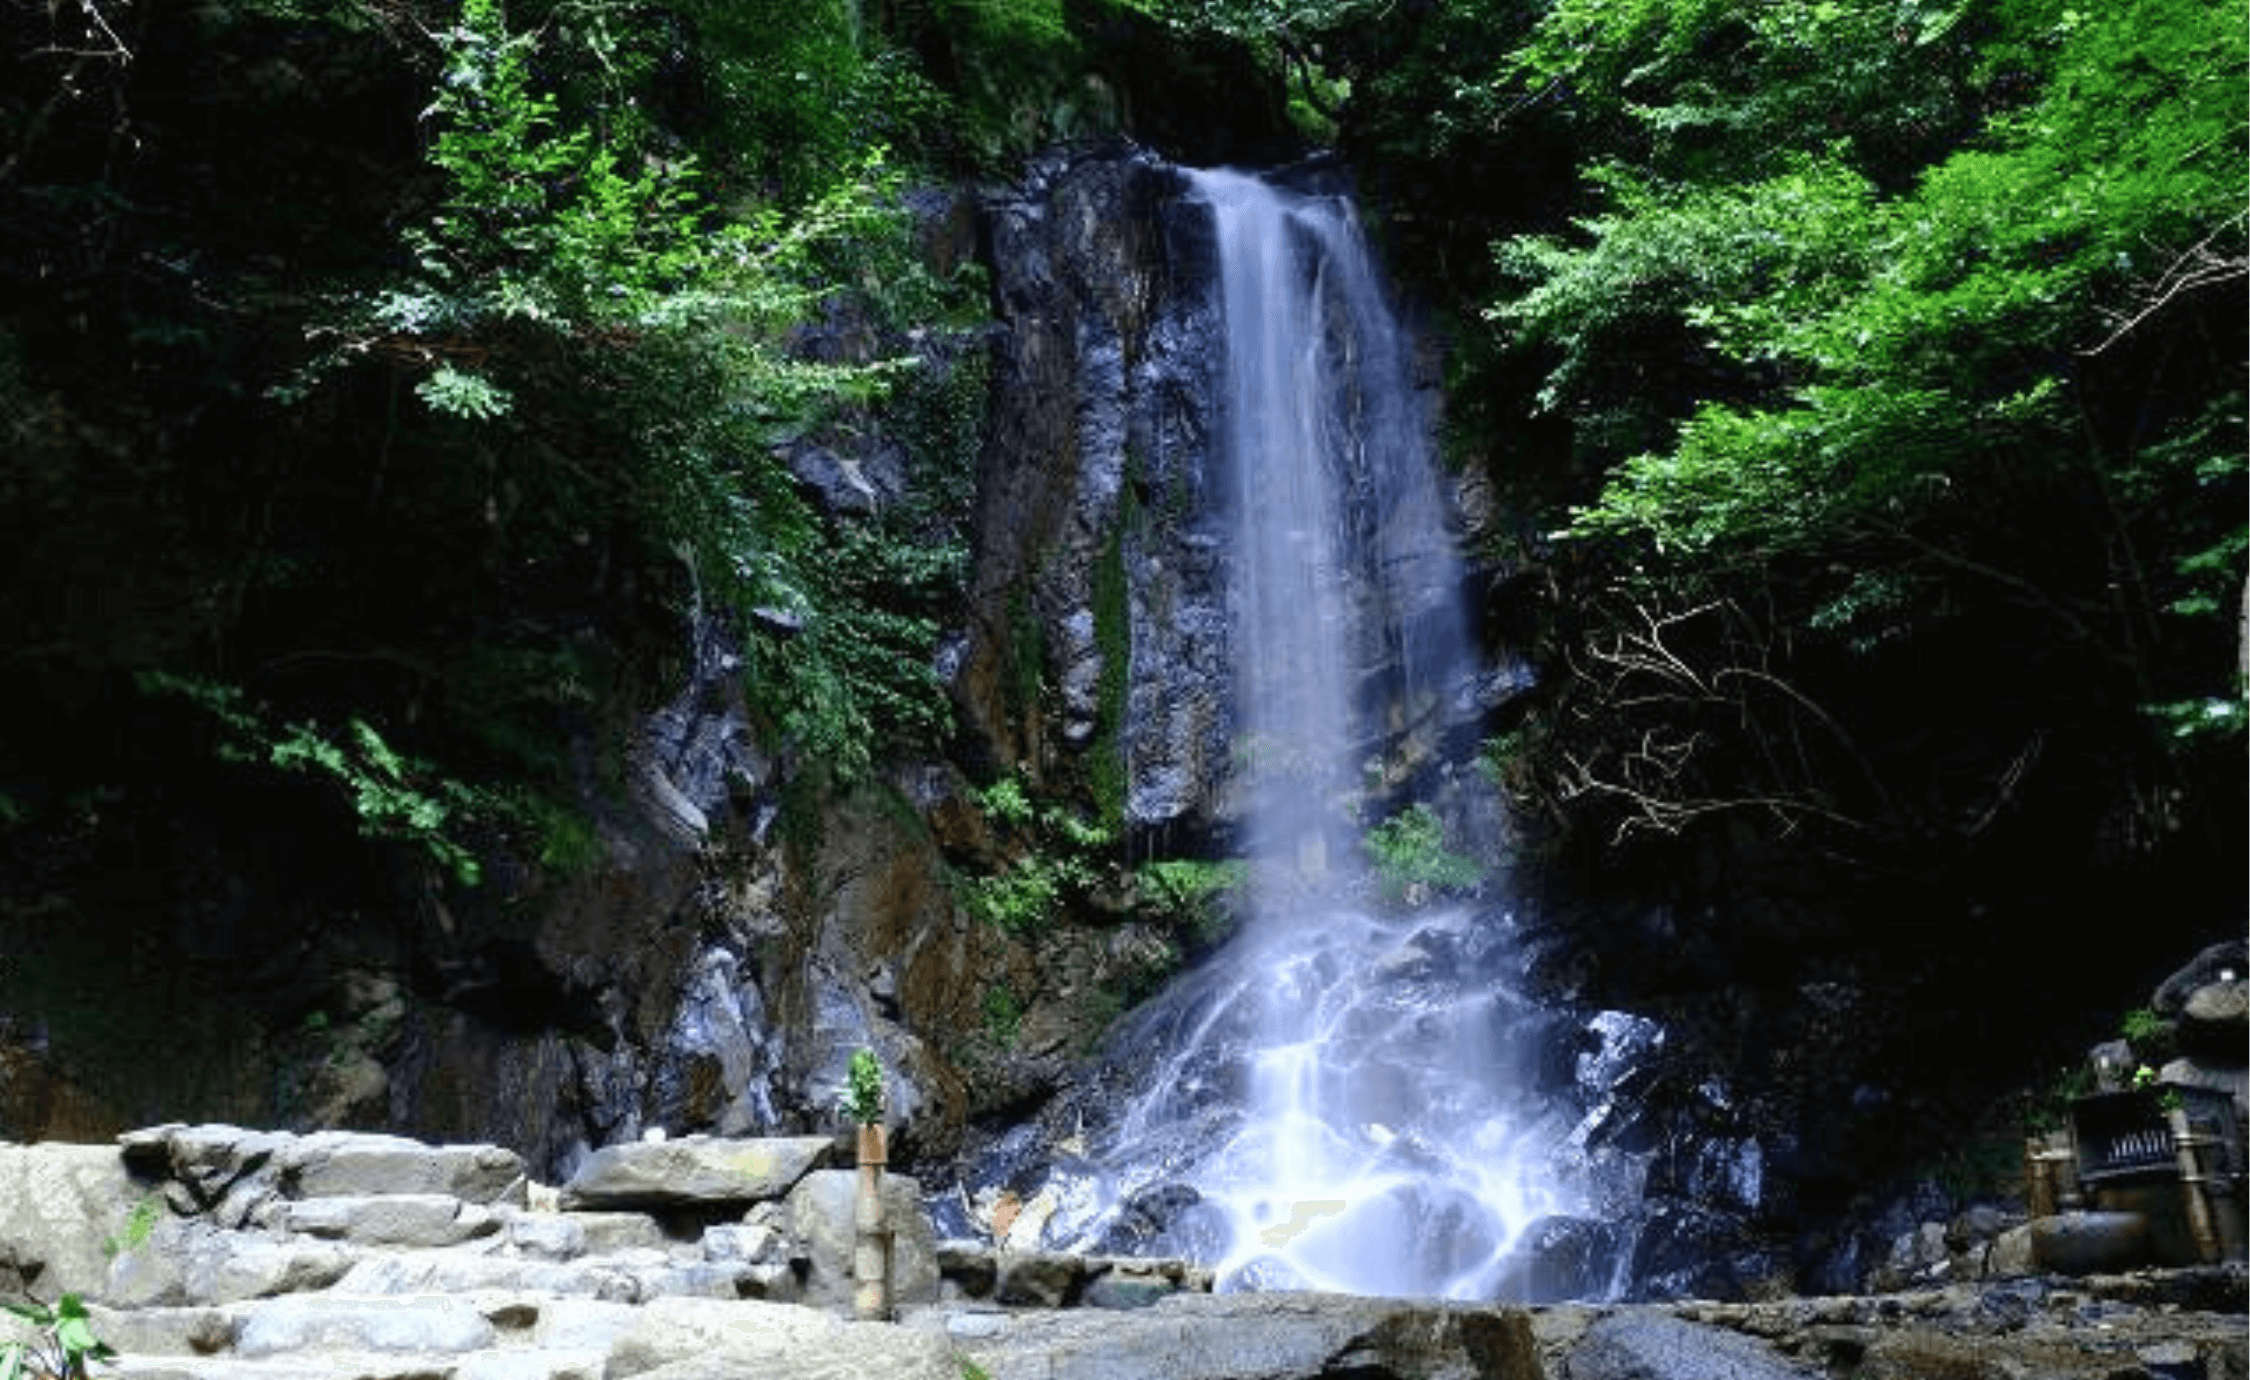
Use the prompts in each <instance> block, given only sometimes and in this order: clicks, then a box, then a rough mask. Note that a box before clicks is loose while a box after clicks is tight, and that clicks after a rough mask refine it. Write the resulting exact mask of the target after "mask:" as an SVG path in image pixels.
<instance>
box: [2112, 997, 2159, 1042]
mask: <svg viewBox="0 0 2250 1380" xmlns="http://www.w3.org/2000/svg"><path fill="white" fill-rule="evenodd" d="M2171 1028H2172V1027H2171V1023H2170V1022H2169V1021H2166V1020H2165V1019H2164V1018H2163V1017H2162V1016H2159V1015H2157V1014H2156V1013H2155V1012H2154V1011H2152V1010H2150V1009H2149V1008H2148V1007H2145V1006H2142V1007H2136V1008H2134V1009H2133V1010H2131V1011H2128V1012H2126V1013H2125V1015H2124V1017H2123V1018H2122V1019H2121V1020H2119V1021H2118V1023H2117V1033H2118V1034H2120V1035H2123V1036H2124V1037H2125V1038H2126V1040H2127V1041H2129V1042H2131V1043H2134V1044H2140V1043H2142V1042H2145V1041H2148V1040H2154V1039H2157V1038H2158V1037H2160V1036H2163V1035H2166V1034H2169V1033H2170V1032H2171Z"/></svg>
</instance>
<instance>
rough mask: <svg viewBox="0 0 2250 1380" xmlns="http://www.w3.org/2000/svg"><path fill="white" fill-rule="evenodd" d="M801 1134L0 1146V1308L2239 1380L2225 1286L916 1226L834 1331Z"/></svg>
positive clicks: (1443, 1360) (2169, 1276) (657, 1345)
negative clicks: (1722, 1274) (1740, 1274)
mask: <svg viewBox="0 0 2250 1380" xmlns="http://www.w3.org/2000/svg"><path fill="white" fill-rule="evenodd" d="M834 1153H835V1150H834V1144H833V1143H832V1142H829V1141H826V1140H821V1139H818V1138H798V1139H791V1140H781V1141H756V1140H749V1141H742V1140H717V1139H705V1138H696V1139H692V1140H688V1141H671V1142H658V1143H642V1144H634V1145H629V1146H619V1147H614V1148H613V1150H612V1151H610V1152H608V1153H606V1154H605V1155H603V1156H600V1157H597V1158H596V1159H595V1160H593V1161H590V1162H589V1163H588V1165H587V1166H586V1168H585V1169H584V1170H583V1171H582V1172H581V1174H580V1175H579V1176H578V1177H577V1178H575V1179H574V1180H573V1181H572V1182H571V1183H569V1184H567V1185H563V1186H561V1187H560V1188H559V1189H558V1188H554V1187H548V1186H544V1185H540V1184H538V1183H536V1182H534V1181H532V1180H531V1179H529V1178H528V1177H527V1176H526V1175H525V1173H524V1165H523V1162H522V1160H521V1159H520V1158H519V1157H518V1156H516V1155H515V1154H514V1153H513V1152H510V1151H506V1150H502V1149H500V1148H498V1147H494V1146H489V1145H481V1146H479V1145H425V1144H421V1143H418V1142H414V1141H410V1140H406V1139H404V1138H401V1137H395V1136H382V1135H367V1134H356V1133H342V1132H320V1133H315V1134H312V1135H306V1136H291V1135H283V1134H277V1133H272V1132H263V1131H251V1130H244V1129H241V1128H236V1127H228V1126H162V1127H154V1128H150V1129H148V1130H145V1131H138V1132H133V1133H130V1134H128V1135H126V1136H124V1137H121V1138H120V1143H119V1144H116V1145H108V1146H102V1145H44V1146H19V1145H0V1203H4V1204H5V1207H4V1208H0V1283H5V1284H8V1285H12V1286H14V1287H15V1288H16V1289H17V1290H18V1291H21V1292H25V1293H29V1294H32V1295H35V1296H37V1297H41V1298H50V1299H51V1298H54V1297H56V1296H58V1295H60V1294H63V1293H66V1292H68V1293H76V1294H79V1295H80V1296H82V1297H83V1298H84V1299H85V1300H86V1301H87V1303H88V1305H89V1312H90V1314H91V1316H92V1320H93V1326H94V1330H95V1333H96V1335H97V1336H98V1337H100V1338H101V1339H102V1340H103V1341H105V1342H107V1343H108V1344H109V1345H110V1346H112V1347H113V1348H115V1349H116V1350H117V1352H118V1353H119V1358H118V1360H117V1362H116V1363H115V1364H114V1365H111V1366H105V1367H103V1368H102V1369H101V1370H100V1372H99V1373H101V1374H105V1375H112V1376H116V1377H118V1380H263V1378H265V1377H271V1378H272V1380H281V1378H282V1377H290V1380H622V1377H628V1376H649V1377H655V1380H750V1377H756V1378H757V1380H877V1377H880V1380H961V1378H962V1377H964V1376H974V1375H979V1374H982V1375H985V1376H989V1377H991V1380H1314V1378H1315V1377H1336V1380H1344V1378H1345V1377H1349V1378H1350V1380H1810V1378H1812V1377H1826V1376H1839V1377H1840V1376H1853V1377H1857V1378H1858V1380H2018V1378H2019V1377H2028V1376H2036V1377H2041V1380H2241V1378H2242V1377H2243V1376H2245V1375H2246V1374H2250V1361H2246V1359H2245V1340H2244V1308H2245V1287H2246V1278H2245V1274H2244V1272H2243V1270H2242V1268H2241V1267H2240V1266H2239V1265H2233V1266H2223V1267H2206V1268H2200V1269H2190V1270H2175V1271H2163V1272H2142V1273H2137V1274H2127V1275H2117V1276H2092V1277H2086V1278H2078V1279H2062V1278H2059V1277H2027V1278H2022V1279H2017V1280H2013V1281H2008V1282H2004V1283H1996V1284H1991V1285H1986V1286H1974V1285H1956V1286H1952V1287H1949V1288H1944V1289H1927V1290H1917V1291H1907V1292H1902V1293H1898V1294H1892V1295H1886V1296H1882V1297H1875V1298H1856V1297H1837V1298H1826V1299H1797V1300H1782V1301H1777V1302H1773V1303H1764V1304H1718V1303H1695V1302H1682V1303H1676V1304H1670V1305H1640V1306H1590V1305H1563V1306H1556V1307H1551V1308H1530V1309H1525V1308H1515V1307H1493V1306H1476V1305H1463V1304H1441V1303H1436V1302H1429V1301H1414V1300H1404V1299H1383V1298H1371V1297H1360V1296H1343V1295H1325V1294H1307V1293H1291V1292H1275V1293H1263V1294H1230V1295H1212V1294H1210V1293H1208V1292H1206V1291H1207V1290H1208V1288H1209V1284H1210V1277H1209V1276H1208V1274H1205V1273H1201V1272H1198V1271H1196V1270H1194V1269H1192V1268H1187V1267H1183V1266H1181V1265H1180V1264H1179V1263H1178V1262H1172V1263H1170V1264H1165V1263H1161V1262H1153V1261H1146V1260H1121V1259H1110V1258H1098V1257H1095V1258H1089V1257H1057V1256H1051V1255H1040V1254H1038V1253H1022V1252H1013V1251H1008V1250H999V1251H995V1250H992V1249H991V1248H989V1247H981V1246H976V1245H974V1244H971V1243H960V1242H956V1243H943V1242H939V1241H937V1240H936V1239H935V1238H934V1236H933V1235H932V1234H931V1231H930V1224H929V1222H928V1221H927V1219H926V1218H925V1217H924V1216H923V1214H922V1212H921V1210H920V1207H919V1199H918V1195H917V1194H916V1193H915V1192H913V1190H912V1185H911V1182H910V1181H907V1182H904V1183H902V1184H901V1186H902V1187H903V1188H904V1189H905V1190H906V1191H904V1192H902V1193H899V1194H897V1195H894V1197H893V1198H892V1200H891V1202H890V1204H889V1206H888V1209H887V1214H888V1215H887V1224H888V1225H889V1226H890V1228H891V1229H892V1230H893V1231H894V1233H895V1243H896V1245H895V1252H894V1267H893V1280H894V1286H895V1290H896V1295H897V1300H898V1305H899V1311H898V1320H897V1321H896V1322H890V1323H886V1322H850V1321H845V1320H843V1319H844V1318H845V1317H846V1316H848V1314H849V1312H850V1298H849V1292H850V1284H851V1281H850V1278H849V1275H850V1259H849V1257H850V1242H849V1234H850V1232H851V1230H852V1207H851V1195H852V1192H853V1181H854V1177H855V1176H854V1175H852V1174H850V1173H846V1172H843V1171H841V1170H837V1169H830V1168H826V1167H824V1166H825V1165H827V1164H828V1163H829V1162H830V1160H831V1158H832V1156H833V1155H834Z"/></svg>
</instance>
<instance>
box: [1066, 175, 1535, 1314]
mask: <svg viewBox="0 0 2250 1380" xmlns="http://www.w3.org/2000/svg"><path fill="white" fill-rule="evenodd" d="M1190 176H1191V185H1192V189H1193V194H1194V195H1195V196H1196V197H1197V198H1198V199H1200V200H1203V201H1205V202H1207V203H1208V204H1209V205H1210V206H1211V208H1212V214H1213V217H1214V220H1215V228H1216V232H1217V245H1218V253H1219V260H1220V279H1221V284H1220V286H1221V291H1222V297H1223V302H1224V330H1225V341H1226V364H1225V368H1224V370H1223V377H1222V379H1221V383H1220V386H1221V387H1222V388H1223V390H1224V392H1223V396H1222V397H1221V398H1220V399H1219V411H1220V414H1221V415H1222V416H1223V418H1224V430H1223V440H1222V443H1221V445H1220V447H1219V451H1220V455H1219V463H1220V464H1221V465H1222V466H1224V467H1226V473H1227V475H1228V477H1229V487H1228V489H1227V490H1226V492H1228V493H1229V494H1230V495H1231V499H1230V501H1231V504H1232V506H1233V519H1234V522H1235V538H1234V543H1233V557H1232V561H1233V565H1232V568H1233V571H1234V574H1233V577H1232V586H1231V588H1232V595H1231V597H1232V599H1233V601H1234V602H1233V606H1232V609H1231V622H1232V625H1233V627H1234V628H1235V629H1236V638H1237V642H1236V646H1235V649H1234V657H1235V664H1236V666H1237V667H1238V681H1237V684H1236V687H1235V690H1236V695H1237V705H1238V715H1239V719H1240V721H1241V723H1242V725H1243V728H1244V730H1245V731H1244V733H1243V737H1242V752H1241V760H1240V761H1239V762H1238V777H1239V779H1240V783H1241V788H1242V789H1243V790H1244V791H1245V792H1247V794H1246V796H1245V803H1246V806H1247V808H1246V809H1245V811H1244V817H1245V819H1246V828H1247V835H1248V840H1249V848H1248V852H1249V855H1250V858H1249V860H1250V863H1251V878H1252V881H1251V889H1252V894H1251V901H1250V907H1249V909H1250V917H1249V919H1248V921H1247V923H1246V927H1245V931H1244V933H1243V934H1242V935H1241V937H1240V938H1239V939H1237V940H1236V941H1235V943H1234V944H1233V945H1232V946H1230V948H1229V949H1228V950H1226V951H1225V952H1223V953H1222V954H1220V955H1219V956H1218V957H1217V958H1215V959H1214V960H1213V961H1212V962H1211V963H1209V964H1207V965H1206V966H1205V968H1204V969H1203V970H1201V971H1200V972H1198V973H1196V974H1192V975H1190V976H1189V977H1188V978H1186V979H1184V980H1183V981H1182V982H1181V983H1179V984H1176V985H1175V988H1174V989H1173V990H1172V991H1170V992H1168V993H1167V994H1166V995H1165V996H1164V997H1162V998H1160V999H1159V1003H1160V1007H1159V1009H1158V1010H1157V1011H1156V1012H1154V1013H1152V1014H1151V1016H1150V1018H1149V1019H1150V1021H1151V1026H1150V1028H1149V1029H1148V1030H1146V1031H1144V1038H1150V1037H1153V1038H1152V1039H1151V1043H1153V1044H1154V1045H1155V1047H1157V1048H1159V1049H1161V1050H1163V1054H1162V1055H1161V1057H1160V1058H1159V1059H1158V1060H1156V1061H1155V1063H1154V1065H1153V1067H1152V1068H1151V1070H1150V1072H1149V1075H1148V1076H1147V1077H1146V1078H1145V1079H1143V1080H1142V1082H1141V1087H1142V1093H1141V1095H1140V1097H1139V1098H1138V1099H1137V1100H1136V1102H1135V1104H1134V1105H1133V1106H1132V1107H1131V1108H1130V1109H1129V1110H1128V1111H1127V1112H1126V1113H1125V1114H1124V1115H1123V1116H1122V1117H1121V1118H1120V1119H1119V1122H1118V1123H1117V1126H1116V1128H1115V1131H1114V1134H1113V1135H1111V1136H1110V1137H1109V1138H1108V1142H1109V1143H1108V1145H1107V1146H1106V1147H1105V1150H1104V1151H1103V1152H1102V1153H1101V1155H1100V1157H1101V1158H1102V1159H1103V1160H1104V1161H1105V1163H1107V1164H1108V1165H1109V1166H1111V1170H1112V1179H1113V1181H1112V1191H1113V1192H1114V1193H1115V1194H1116V1195H1117V1197H1118V1198H1119V1199H1122V1198H1124V1197H1125V1196H1127V1195H1130V1194H1133V1193H1135V1192H1138V1191H1142V1190H1146V1189H1149V1188H1151V1187H1152V1186H1157V1185H1163V1184H1185V1185H1187V1186H1188V1187H1191V1188H1192V1189H1193V1190H1194V1192H1195V1195H1196V1196H1197V1197H1199V1199H1200V1202H1199V1203H1198V1205H1197V1206H1196V1208H1195V1212H1196V1213H1197V1214H1200V1218H1199V1222H1198V1224H1197V1225H1195V1226H1194V1227H1193V1228H1192V1229H1191V1230H1190V1231H1188V1233H1187V1234H1188V1235H1189V1236H1191V1237H1192V1238H1193V1239H1194V1244H1195V1245H1196V1246H1197V1247H1198V1248H1200V1250H1201V1252H1202V1254H1204V1255H1205V1256H1206V1257H1207V1258H1208V1259H1209V1260H1210V1262H1211V1263H1212V1264H1214V1265H1215V1266H1216V1267H1217V1269H1218V1272H1219V1276H1220V1284H1221V1287H1222V1288H1228V1287H1234V1288H1243V1287H1248V1288H1258V1287H1301V1288H1317V1289H1332V1290H1342V1291H1347V1292H1355V1293H1379V1294H1395V1295H1436V1296H1446V1297H1455V1298H1492V1297H1496V1296H1499V1295H1501V1294H1504V1293H1505V1292H1507V1290H1508V1287H1509V1276H1508V1270H1509V1266H1510V1257H1509V1251H1510V1248H1511V1246H1512V1245H1513V1244H1514V1243H1515V1242H1516V1240H1517V1238H1518V1237H1519V1236H1520V1234H1521V1233H1522V1231H1523V1229H1524V1228H1525V1227H1526V1226H1528V1225H1530V1224H1531V1223H1532V1222H1533V1221H1534V1220H1536V1219H1537V1218H1539V1217H1541V1216H1543V1215H1545V1214H1548V1213H1553V1212H1558V1211H1567V1210H1568V1209H1569V1207H1570V1204H1568V1203H1567V1202H1566V1201H1565V1197H1566V1195H1565V1194H1564V1192H1563V1191H1562V1190H1561V1189H1560V1188H1558V1187H1557V1185H1556V1184H1555V1182H1554V1179H1555V1177H1556V1176H1555V1174H1554V1173H1553V1172H1552V1171H1551V1169H1550V1164H1551V1162H1552V1159H1553V1155H1552V1151H1553V1150H1554V1149H1555V1147H1556V1146H1557V1145H1558V1143H1559V1142H1560V1140H1561V1139H1562V1137H1563V1136H1564V1135H1565V1134H1567V1132H1568V1129H1569V1124H1570V1123H1569V1121H1568V1120H1567V1119H1565V1120H1564V1121H1562V1122H1561V1123H1560V1124H1556V1123H1554V1122H1553V1121H1552V1120H1551V1119H1549V1118H1546V1117H1543V1116H1541V1115H1540V1114H1539V1113H1537V1112H1536V1111H1533V1110H1530V1109H1528V1108H1526V1107H1523V1106H1520V1105H1518V1102H1519V1100H1518V1099H1517V1098H1515V1097H1514V1096H1513V1095H1512V1089H1513V1087H1514V1086H1515V1084H1516V1082H1517V1070H1516V1069H1515V1067H1514V1066H1513V1064H1512V1062H1511V1057H1512V1056H1511V1049H1512V1040H1511V1030H1512V1029H1514V1028H1517V1027H1520V1026H1521V1025H1522V1024H1523V1023H1524V1022H1525V1021H1526V1020H1528V1019H1531V1018H1534V1017H1535V1016H1536V1013H1535V1012H1533V1011H1532V1010H1531V1009H1530V1008H1529V1006H1528V1005H1527V1004H1525V1003H1524V1002H1522V1001H1520V1000H1519V999H1518V998H1517V997H1516V995H1515V993H1514V991H1513V989H1512V980H1513V976H1514V974H1513V969H1512V964H1511V962H1510V958H1509V950H1508V944H1507V939H1508V936H1507V934H1506V929H1507V923H1506V918H1505V912H1504V910H1503V909H1502V908H1500V907H1498V906H1491V905H1486V906H1483V907H1478V908H1469V907H1460V908H1452V909H1428V908H1425V909H1419V910H1412V911H1408V912H1405V913H1398V914H1388V913H1378V912H1376V911H1372V910H1370V909H1367V908H1364V907H1357V906H1354V905H1353V904H1351V902H1350V900H1349V894H1350V892H1351V890H1352V887H1351V884H1352V883H1353V882H1354V881H1355V880H1356V879H1357V875H1358V873H1359V872H1360V868H1361V863H1360V862H1359V860H1358V856H1357V841H1358V839H1359V837H1360V836H1361V833H1362V832H1363V830H1364V827H1365V822H1363V821H1359V820H1356V819H1355V818H1354V811H1355V809H1356V808H1357V807H1358V805H1359V803H1360V801H1361V799H1362V796H1363V787H1364V784H1365V780H1366V778H1367V777H1368V776H1369V775H1371V774H1380V772H1381V771H1383V770H1385V769H1396V768H1399V767H1401V766H1404V767H1405V768H1407V769H1408V770H1413V769H1422V768H1427V767H1428V764H1429V763H1430V761H1432V760H1433V754H1434V753H1435V752H1436V750H1437V742H1436V737H1437V732H1438V729H1439V728H1440V727H1441V726H1442V724H1443V722H1444V720H1445V710H1446V708H1447V707H1448V702H1449V700H1450V699H1451V698H1452V697H1454V696H1456V695H1457V694H1458V693H1459V692H1460V687H1461V685H1462V684H1463V683H1465V680H1466V678H1467V677H1469V676H1470V675H1472V674H1473V673H1474V663H1473V656H1472V653H1471V651H1470V648H1469V646H1468V640H1467V638H1466V635H1465V631H1464V628H1465V618H1464V615H1463V613H1462V611H1461V609H1460V608H1459V604H1458V589H1459V585H1460V572H1459V568H1458V560H1457V557H1456V555H1455V553H1454V551H1453V547H1452V543H1451V539H1450V536H1449V534H1448V532H1447V530H1446V528H1445V524H1444V506H1443V504H1442V502H1441V500H1440V498H1439V496H1438V491H1437V475H1436V465H1435V457H1434V456H1432V455H1431V454H1430V453H1429V446H1428V444H1427V430H1428V428H1427V427H1426V425H1425V423H1424V418H1423V417H1422V415H1421V413H1420V408H1419V405H1418V403H1417V401H1416V399H1415V395H1414V391H1413V388H1412V378H1411V372H1410V361H1409V359H1408V358H1407V353H1406V346H1405V343H1404V341H1403V339H1402V336H1401V333H1400V332H1399V330H1398V328H1397V326H1396V324H1395V322H1394V318H1393V316H1392V313H1391V311H1390V308H1389V306H1388V304H1387V303H1386V301H1385V300H1384V296H1383V293H1382V291H1381V289H1380V286H1379V284H1378V282H1377V280H1376V278H1375V275H1374V272H1373V268H1372V265H1371V262H1370V259H1369V256H1368V253H1367V249H1366V246H1365V245H1364V243H1363V242H1362V240H1361V237H1360V233H1359V230H1358V227H1357V225H1356V224H1355V222H1354V221H1353V219H1352V217H1351V214H1350V210H1349V207H1348V205H1347V204H1346V203H1344V202H1343V201H1341V200H1340V199H1336V198H1320V197H1308V196H1300V195H1295V194H1292V193H1288V192H1284V191H1281V190H1278V189H1276V188H1274V187H1271V186H1269V185H1267V184H1266V183H1264V182H1261V181H1259V180H1257V179H1255V178H1252V177H1249V176H1245V175H1241V174H1236V173H1227V172H1202V173H1194V174H1191V175H1190ZM1113 1201H1114V1200H1113ZM1177 1234H1178V1233H1175V1235H1177Z"/></svg>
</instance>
